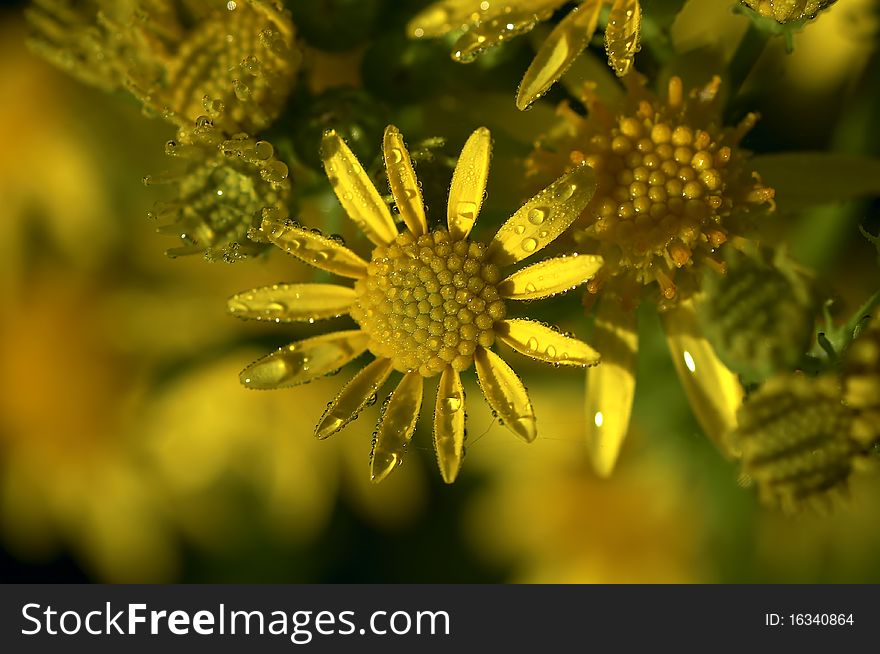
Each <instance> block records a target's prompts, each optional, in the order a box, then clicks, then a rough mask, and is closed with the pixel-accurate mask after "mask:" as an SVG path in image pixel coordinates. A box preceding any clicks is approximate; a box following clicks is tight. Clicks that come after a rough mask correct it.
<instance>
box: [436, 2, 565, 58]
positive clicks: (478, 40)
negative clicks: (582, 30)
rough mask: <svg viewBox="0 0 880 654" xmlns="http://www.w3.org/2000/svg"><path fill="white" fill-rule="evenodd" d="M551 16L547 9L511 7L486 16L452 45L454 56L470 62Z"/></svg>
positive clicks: (528, 30)
mask: <svg viewBox="0 0 880 654" xmlns="http://www.w3.org/2000/svg"><path fill="white" fill-rule="evenodd" d="M535 4H536V5H539V4H541V3H539V2H535ZM549 17H550V12H546V10H542V13H540V14H538V13H536V12H535V11H534V10H530V9H523V10H522V11H515V10H513V7H511V11H508V12H506V13H504V14H503V15H501V16H495V17H493V18H484V19H482V20H480V22H479V23H477V24H475V25H473V26H472V27H471V28H470V29H469V30H467V31H466V32H464V33H463V34H462V35H461V36H460V37H459V38H458V40H457V41H456V42H455V44H454V45H453V46H452V58H453V59H455V60H456V61H459V62H461V63H469V62H471V61H473V60H474V59H476V58H477V57H478V56H480V55H481V54H483V53H484V52H486V50H489V49H490V48H494V47H495V46H496V45H498V44H500V43H502V42H503V41H508V40H510V39H512V38H513V37H515V36H520V35H521V34H525V33H527V32H530V31H532V30H533V29H535V25H537V24H538V23H539V22H540V21H541V20H543V19H544V18H549Z"/></svg>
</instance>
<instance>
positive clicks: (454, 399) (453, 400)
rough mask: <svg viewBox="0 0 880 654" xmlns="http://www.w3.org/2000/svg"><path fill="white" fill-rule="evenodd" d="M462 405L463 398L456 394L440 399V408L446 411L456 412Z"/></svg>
mask: <svg viewBox="0 0 880 654" xmlns="http://www.w3.org/2000/svg"><path fill="white" fill-rule="evenodd" d="M461 406H462V401H461V398H460V397H458V396H455V395H450V396H449V397H444V398H443V399H442V400H440V409H441V411H443V412H444V413H455V412H456V411H460V410H461Z"/></svg>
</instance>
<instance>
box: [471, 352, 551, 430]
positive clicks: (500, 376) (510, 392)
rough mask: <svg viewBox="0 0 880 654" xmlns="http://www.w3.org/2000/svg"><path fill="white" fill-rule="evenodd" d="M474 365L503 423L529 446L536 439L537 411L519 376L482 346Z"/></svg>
mask: <svg viewBox="0 0 880 654" xmlns="http://www.w3.org/2000/svg"><path fill="white" fill-rule="evenodd" d="M474 365H475V367H476V369H477V380H478V381H479V382H480V389H481V390H482V391H483V396H484V397H485V398H486V402H488V403H489V406H490V407H491V408H492V411H494V412H495V413H496V414H498V418H499V419H500V420H501V421H502V424H503V425H504V426H505V427H507V428H508V429H509V430H510V431H512V432H513V433H514V434H516V435H517V436H519V437H520V438H522V439H523V440H524V441H526V442H527V443H531V442H532V441H533V440H535V438H536V437H537V435H538V430H537V426H536V425H535V411H534V409H532V402H531V400H529V394H528V393H527V392H526V387H525V386H523V383H522V381H521V380H520V378H519V375H517V374H516V373H515V372H514V371H513V368H511V367H510V366H509V365H507V362H505V361H504V359H502V358H501V357H500V356H498V355H497V354H495V353H494V352H493V351H492V350H487V349H485V348H482V347H478V348H477V351H476V353H475V355H474Z"/></svg>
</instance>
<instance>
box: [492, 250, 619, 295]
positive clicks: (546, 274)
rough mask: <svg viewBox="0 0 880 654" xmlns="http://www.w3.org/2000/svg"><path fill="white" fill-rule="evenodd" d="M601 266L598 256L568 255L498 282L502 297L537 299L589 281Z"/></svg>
mask: <svg viewBox="0 0 880 654" xmlns="http://www.w3.org/2000/svg"><path fill="white" fill-rule="evenodd" d="M603 264H604V260H603V259H602V257H600V256H596V255H592V254H571V255H567V256H561V257H556V258H554V259H547V260H546V261H541V262H540V263H536V264H534V265H531V266H528V267H527V268H523V269H522V270H520V271H519V272H515V273H513V274H512V275H511V276H510V277H508V278H507V279H505V280H504V281H503V282H501V284H500V286H499V288H498V291H499V292H500V293H501V297H504V298H508V299H511V300H537V299H539V298H543V297H550V296H551V295H556V294H557V293H563V292H565V291H570V290H571V289H573V288H575V287H576V286H578V285H580V284H583V283H584V282H588V281H589V280H590V279H592V278H593V276H594V275H595V274H596V273H597V272H598V271H599V269H600V268H601V267H602V265H603Z"/></svg>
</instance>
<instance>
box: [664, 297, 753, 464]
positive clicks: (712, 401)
mask: <svg viewBox="0 0 880 654" xmlns="http://www.w3.org/2000/svg"><path fill="white" fill-rule="evenodd" d="M661 317H662V319H663V327H664V329H665V330H666V340H667V343H668V344H669V350H670V353H671V354H672V361H673V363H675V369H676V371H677V372H678V377H679V379H680V380H681V385H682V386H683V387H684V390H685V392H686V393H687V396H688V400H689V401H690V405H691V410H692V411H693V412H694V415H695V416H696V418H697V421H698V422H699V423H700V426H701V427H702V428H703V431H705V432H706V435H707V436H708V437H709V438H710V439H711V440H712V442H713V443H715V445H716V446H717V447H718V449H720V450H721V451H722V452H723V453H724V454H725V455H727V456H731V457H732V456H735V453H734V452H732V451H730V448H729V447H728V445H727V440H728V439H726V438H725V436H726V434H727V433H728V432H730V431H731V430H733V429H734V428H735V427H736V411H737V409H738V408H739V407H740V405H741V404H742V399H743V388H742V386H741V385H740V383H739V379H738V378H737V376H736V375H735V374H733V373H732V372H731V371H730V370H728V369H727V367H726V366H725V365H724V364H723V363H721V361H720V360H719V359H718V356H717V355H716V354H715V351H714V350H713V349H712V346H711V345H709V342H708V341H707V340H706V339H705V338H704V337H703V335H702V333H701V331H700V328H699V325H698V322H697V317H696V315H695V313H694V307H693V302H692V301H691V300H688V301H685V302H681V303H679V305H678V306H677V307H675V308H673V309H670V310H668V311H666V312H664V313H663V314H661Z"/></svg>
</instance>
